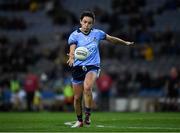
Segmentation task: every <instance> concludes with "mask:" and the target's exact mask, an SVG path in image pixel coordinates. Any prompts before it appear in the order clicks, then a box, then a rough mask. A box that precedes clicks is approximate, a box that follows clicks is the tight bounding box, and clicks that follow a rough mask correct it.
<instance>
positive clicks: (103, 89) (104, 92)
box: [96, 71, 113, 110]
mask: <svg viewBox="0 0 180 133" xmlns="http://www.w3.org/2000/svg"><path fill="white" fill-rule="evenodd" d="M112 83H113V80H112V78H111V76H110V75H109V74H108V73H106V72H105V71H102V72H101V75H100V77H99V78H98V79H97V82H96V84H97V88H98V90H99V98H100V103H101V104H100V109H102V110H108V108H109V96H110V90H111V86H112Z"/></svg>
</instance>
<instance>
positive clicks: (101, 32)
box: [99, 30, 106, 40]
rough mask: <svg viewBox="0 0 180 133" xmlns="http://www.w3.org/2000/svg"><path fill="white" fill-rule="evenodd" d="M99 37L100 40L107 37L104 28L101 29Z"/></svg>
mask: <svg viewBox="0 0 180 133" xmlns="http://www.w3.org/2000/svg"><path fill="white" fill-rule="evenodd" d="M99 38H100V40H105V39H106V33H105V32H104V31H102V30H99Z"/></svg>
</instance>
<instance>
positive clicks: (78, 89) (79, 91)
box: [72, 83, 83, 127]
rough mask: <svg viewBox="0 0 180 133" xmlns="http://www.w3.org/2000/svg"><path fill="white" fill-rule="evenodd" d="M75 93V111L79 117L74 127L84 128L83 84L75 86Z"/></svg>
mask: <svg viewBox="0 0 180 133" xmlns="http://www.w3.org/2000/svg"><path fill="white" fill-rule="evenodd" d="M73 91H74V109H75V112H76V115H77V119H78V121H77V122H76V123H75V124H74V125H73V126H72V127H82V126H83V119H82V96H83V84H82V83H80V84H73Z"/></svg>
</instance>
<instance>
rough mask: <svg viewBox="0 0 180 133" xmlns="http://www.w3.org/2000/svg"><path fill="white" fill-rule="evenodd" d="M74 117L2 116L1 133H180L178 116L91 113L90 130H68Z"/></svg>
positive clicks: (44, 114) (49, 114)
mask: <svg viewBox="0 0 180 133" xmlns="http://www.w3.org/2000/svg"><path fill="white" fill-rule="evenodd" d="M75 118H76V117H75V114H74V113H62V112H39V113H37V112H33V113H27V112H23V113H19V112H16V113H15V112H7V113H6V112H1V113H0V132H180V113H119V112H93V113H92V116H91V121H92V124H91V126H90V127H82V128H75V129H74V128H70V126H69V125H66V124H65V123H67V122H72V121H74V120H75Z"/></svg>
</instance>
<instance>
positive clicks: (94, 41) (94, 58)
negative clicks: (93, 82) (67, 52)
mask: <svg viewBox="0 0 180 133" xmlns="http://www.w3.org/2000/svg"><path fill="white" fill-rule="evenodd" d="M105 38H106V33H105V32H104V31H102V30H98V29H92V30H91V31H90V33H89V34H87V35H86V34H84V33H82V32H81V31H80V30H79V29H78V30H75V31H74V32H73V33H71V35H70V37H69V39H68V44H69V45H71V44H76V45H77V47H80V46H83V47H86V48H87V49H88V50H89V56H88V57H87V59H86V60H84V61H80V60H77V59H75V61H74V64H73V66H83V65H96V66H99V65H100V55H99V43H100V41H101V40H104V39H105Z"/></svg>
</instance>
